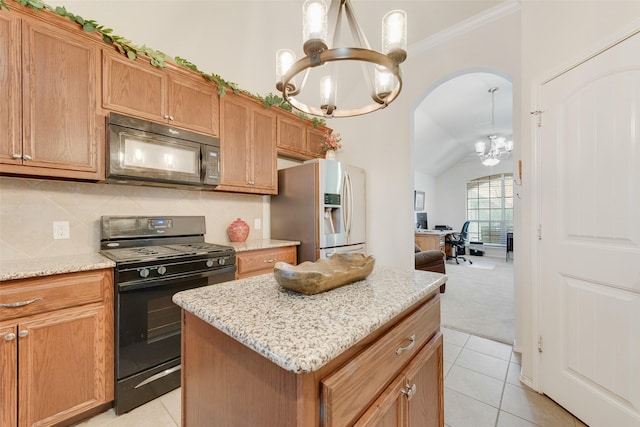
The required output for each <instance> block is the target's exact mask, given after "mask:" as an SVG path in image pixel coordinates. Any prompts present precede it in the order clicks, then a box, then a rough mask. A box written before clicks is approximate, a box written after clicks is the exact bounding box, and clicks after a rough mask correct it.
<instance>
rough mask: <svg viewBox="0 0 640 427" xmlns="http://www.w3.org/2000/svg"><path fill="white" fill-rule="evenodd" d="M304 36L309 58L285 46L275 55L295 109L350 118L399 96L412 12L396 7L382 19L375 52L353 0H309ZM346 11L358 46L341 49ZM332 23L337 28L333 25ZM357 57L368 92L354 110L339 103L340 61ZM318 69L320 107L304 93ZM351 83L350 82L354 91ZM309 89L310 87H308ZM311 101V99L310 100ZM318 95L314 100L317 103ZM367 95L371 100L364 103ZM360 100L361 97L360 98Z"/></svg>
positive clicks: (279, 82)
mask: <svg viewBox="0 0 640 427" xmlns="http://www.w3.org/2000/svg"><path fill="white" fill-rule="evenodd" d="M302 13H303V21H302V38H303V42H304V45H303V51H304V53H305V56H304V57H303V58H301V59H299V60H296V56H295V53H294V52H293V51H291V50H289V49H280V50H278V52H277V53H276V88H277V89H278V91H280V92H282V97H283V98H284V99H285V101H287V102H288V103H289V104H291V105H292V106H293V107H295V108H296V109H298V110H300V111H302V112H304V113H307V114H310V115H314V116H320V117H351V116H358V115H361V114H367V113H371V112H373V111H376V110H379V109H381V108H384V107H386V106H387V105H389V104H390V103H391V102H393V100H395V99H396V98H397V97H398V95H399V94H400V90H401V88H402V76H401V72H400V64H401V63H402V62H403V61H404V60H405V59H406V57H407V51H406V47H407V25H406V21H407V15H406V13H405V12H404V11H403V10H392V11H390V12H388V13H387V14H386V15H385V16H384V17H383V18H382V53H381V52H377V51H375V50H372V49H371V47H370V46H369V42H368V41H367V38H366V37H365V35H364V33H363V31H362V28H361V27H360V25H359V24H358V22H357V20H356V18H355V15H354V12H353V8H352V6H351V1H350V0H331V3H330V5H329V7H327V3H326V2H325V1H324V0H306V1H305V2H304V5H303V6H302ZM343 14H344V15H345V16H346V19H347V26H348V28H349V29H350V32H351V35H352V37H353V41H354V43H355V44H356V45H357V46H356V47H337V46H336V42H337V41H338V40H339V39H340V29H341V27H342V18H343ZM328 23H330V24H332V25H333V26H332V27H331V28H329V25H328ZM343 61H356V62H357V63H359V64H360V65H361V68H362V73H363V75H364V81H365V84H366V88H367V89H366V90H367V92H368V94H367V95H365V96H362V104H364V105H361V104H360V103H359V104H357V106H356V107H355V108H339V106H338V103H337V98H338V91H337V80H338V67H337V64H338V63H343V64H344V62H343ZM314 68H315V69H316V70H318V73H317V74H319V76H318V75H317V74H316V75H315V76H314V78H315V80H317V81H319V87H318V89H317V90H318V93H317V94H316V96H319V98H316V99H317V102H316V104H317V106H313V105H312V103H311V102H308V101H303V100H302V99H301V98H302V97H301V94H302V91H303V89H304V88H305V84H306V83H307V80H308V78H309V74H310V71H311V70H312V69H314ZM351 86H352V85H348V86H347V88H348V89H349V90H351V89H352V87H351ZM307 92H309V91H307ZM305 99H306V98H305ZM316 99H314V101H316ZM365 99H366V102H365V101H364V100H365ZM359 100H360V99H359Z"/></svg>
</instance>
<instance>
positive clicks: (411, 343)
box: [396, 335, 416, 355]
mask: <svg viewBox="0 0 640 427" xmlns="http://www.w3.org/2000/svg"><path fill="white" fill-rule="evenodd" d="M415 345H416V336H415V335H411V336H410V337H409V344H407V345H406V346H404V347H400V348H398V349H397V350H396V354H397V355H400V354H402V353H403V352H405V351H409V350H411V349H412V348H413V347H414V346H415Z"/></svg>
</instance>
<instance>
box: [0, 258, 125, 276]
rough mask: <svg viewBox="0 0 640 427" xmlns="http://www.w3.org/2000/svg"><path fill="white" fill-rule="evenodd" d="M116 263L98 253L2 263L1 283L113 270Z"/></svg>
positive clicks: (0, 268) (0, 270) (0, 263)
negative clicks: (105, 269) (80, 272)
mask: <svg viewBox="0 0 640 427" xmlns="http://www.w3.org/2000/svg"><path fill="white" fill-rule="evenodd" d="M115 265H116V263H115V262H113V261H111V260H110V259H108V258H105V257H103V256H102V255H100V254H98V253H89V254H80V255H78V254H74V255H62V256H55V257H46V258H33V259H24V260H2V261H0V281H5V280H15V279H26V278H29V277H40V276H50V275H53V274H64V273H75V272H78V271H89V270H99V269H102V268H113V267H115Z"/></svg>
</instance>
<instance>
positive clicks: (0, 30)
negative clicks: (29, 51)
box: [0, 13, 22, 165]
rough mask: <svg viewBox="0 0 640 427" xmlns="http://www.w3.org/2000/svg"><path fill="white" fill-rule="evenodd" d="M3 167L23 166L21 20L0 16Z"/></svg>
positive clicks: (0, 158)
mask: <svg viewBox="0 0 640 427" xmlns="http://www.w3.org/2000/svg"><path fill="white" fill-rule="evenodd" d="M0 58H3V60H0V87H1V88H2V94H1V95H0V163H8V164H16V165H20V164H22V134H21V129H20V124H21V123H22V119H21V116H22V110H21V108H22V93H21V90H20V64H21V61H20V20H19V19H18V17H17V16H16V15H15V14H10V13H0Z"/></svg>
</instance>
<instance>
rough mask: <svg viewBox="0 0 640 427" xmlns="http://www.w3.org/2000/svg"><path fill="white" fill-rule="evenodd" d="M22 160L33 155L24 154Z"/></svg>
mask: <svg viewBox="0 0 640 427" xmlns="http://www.w3.org/2000/svg"><path fill="white" fill-rule="evenodd" d="M22 160H31V156H30V155H28V154H23V155H22Z"/></svg>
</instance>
